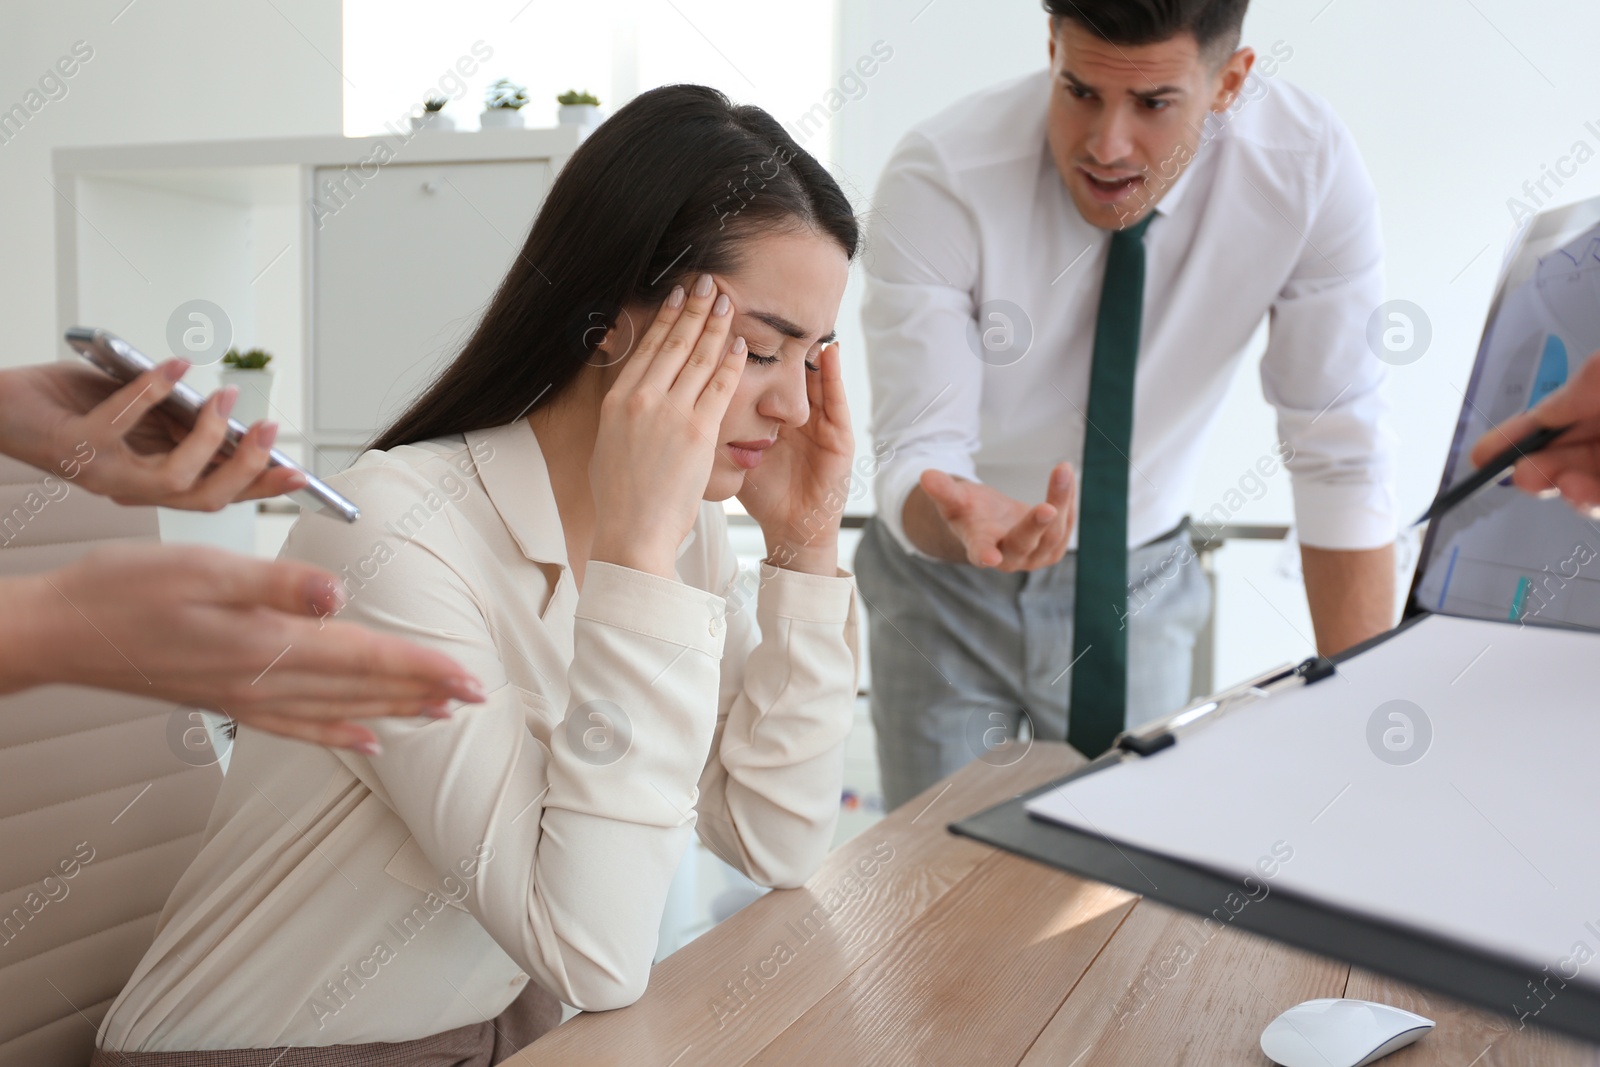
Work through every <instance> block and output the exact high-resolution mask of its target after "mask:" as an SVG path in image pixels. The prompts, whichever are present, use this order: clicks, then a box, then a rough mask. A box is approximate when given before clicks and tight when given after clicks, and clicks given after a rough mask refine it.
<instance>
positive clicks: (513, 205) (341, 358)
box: [309, 160, 552, 467]
mask: <svg viewBox="0 0 1600 1067" xmlns="http://www.w3.org/2000/svg"><path fill="white" fill-rule="evenodd" d="M330 169H332V168H319V169H318V170H317V171H316V185H317V187H318V188H322V187H323V186H324V183H325V182H327V181H330V180H337V178H338V173H337V170H336V169H334V173H333V174H332V175H330V174H329V173H328V171H329V170H330ZM551 178H552V170H551V166H550V164H549V163H548V162H545V161H533V160H528V161H518V162H511V161H507V162H462V163H439V164H432V163H417V164H399V163H396V164H394V165H391V166H388V167H385V168H383V170H382V171H381V172H380V174H379V175H378V176H377V178H376V179H375V180H373V181H369V182H368V183H367V184H366V185H364V186H362V187H361V188H359V189H356V190H353V194H352V195H351V196H350V197H349V199H348V200H347V201H346V202H345V203H344V204H343V206H341V207H340V208H339V209H338V211H337V212H336V213H333V214H331V215H323V216H322V218H321V225H320V226H319V227H318V228H315V229H314V230H313V233H312V237H311V240H312V268H311V276H312V323H311V351H312V352H314V353H316V357H315V358H314V359H313V361H312V363H311V383H310V385H311V388H310V397H309V399H310V405H311V409H310V412H309V417H310V428H309V429H310V433H309V436H310V438H311V440H312V442H313V443H314V444H315V445H316V446H317V449H318V456H317V459H318V461H319V462H320V465H322V466H324V467H326V466H328V465H330V464H331V465H335V466H337V465H342V462H343V460H344V459H345V457H348V456H349V455H350V454H351V452H352V450H353V449H356V448H359V447H360V446H361V445H362V444H363V443H365V442H366V441H368V440H370V438H371V437H372V434H373V431H374V429H375V428H380V427H383V426H386V425H387V424H388V423H389V422H391V421H392V420H393V419H394V418H395V417H396V416H398V415H399V414H400V413H401V412H402V411H403V410H404V409H405V407H406V406H407V405H408V404H409V402H410V401H411V400H412V399H413V398H414V397H416V396H417V395H418V394H419V393H421V392H422V391H423V390H424V389H425V388H426V386H427V384H428V383H429V382H430V381H431V380H432V379H433V377H434V376H435V375H436V374H437V373H438V371H439V370H441V369H442V368H443V366H444V365H446V364H448V363H449V361H450V360H451V359H452V358H453V357H454V355H455V353H456V352H457V351H459V350H460V347H461V345H462V344H463V343H465V341H466V340H467V338H468V337H469V336H470V334H471V332H472V330H473V328H474V327H475V326H476V324H477V322H478V319H479V318H480V317H481V314H482V312H483V309H484V308H485V307H486V306H487V304H488V302H489V299H490V297H491V296H493V294H494V291H495V288H496V287H497V286H498V285H499V283H500V280H501V278H503V277H504V276H505V273H506V271H507V269H508V268H509V267H510V265H511V264H512V262H513V261H514V260H515V258H516V256H517V254H518V253H519V252H520V251H521V248H522V243H523V241H524V240H525V239H526V237H527V234H528V227H529V226H530V225H531V223H532V221H533V216H534V212H535V211H536V210H537V208H538V206H539V204H540V203H541V202H542V201H543V199H544V195H545V193H546V192H547V191H548V189H549V187H550V181H551Z"/></svg>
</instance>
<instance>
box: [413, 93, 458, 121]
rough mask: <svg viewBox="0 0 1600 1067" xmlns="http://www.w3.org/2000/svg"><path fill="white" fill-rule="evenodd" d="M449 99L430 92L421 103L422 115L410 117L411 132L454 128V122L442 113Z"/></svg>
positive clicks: (440, 94) (441, 94)
mask: <svg viewBox="0 0 1600 1067" xmlns="http://www.w3.org/2000/svg"><path fill="white" fill-rule="evenodd" d="M449 102H450V98H449V97H448V96H445V95H444V94H443V93H440V92H432V93H429V94H428V95H427V97H426V98H425V99H424V100H423V101H422V114H420V115H412V116H411V128H412V129H413V130H453V129H455V128H456V124H455V120H454V119H452V118H451V117H450V116H449V115H446V114H445V113H444V106H445V105H446V104H448V103H449Z"/></svg>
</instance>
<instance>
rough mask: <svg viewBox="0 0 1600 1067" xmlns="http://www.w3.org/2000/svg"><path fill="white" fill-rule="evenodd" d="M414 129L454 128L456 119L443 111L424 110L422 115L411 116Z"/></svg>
mask: <svg viewBox="0 0 1600 1067" xmlns="http://www.w3.org/2000/svg"><path fill="white" fill-rule="evenodd" d="M411 128H412V129H413V130H453V129H455V128H456V120H455V119H453V118H451V117H450V116H449V115H446V114H445V113H444V112H443V111H424V112H423V113H422V114H420V115H412V116H411Z"/></svg>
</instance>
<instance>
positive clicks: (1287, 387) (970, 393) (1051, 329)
mask: <svg viewBox="0 0 1600 1067" xmlns="http://www.w3.org/2000/svg"><path fill="white" fill-rule="evenodd" d="M1262 84H1263V85H1265V86H1266V91H1265V93H1264V94H1263V95H1259V96H1257V98H1256V99H1249V98H1248V97H1243V98H1241V100H1240V102H1239V103H1238V104H1236V105H1235V108H1234V109H1233V110H1232V111H1230V112H1226V113H1224V114H1222V115H1213V116H1211V119H1210V120H1209V121H1208V124H1207V127H1206V129H1205V133H1204V136H1203V138H1202V144H1201V147H1200V148H1199V150H1198V151H1197V152H1196V154H1195V158H1194V161H1193V162H1192V163H1191V164H1190V166H1189V167H1188V169H1187V170H1186V171H1185V173H1184V174H1183V175H1182V177H1180V178H1179V180H1178V181H1177V182H1176V183H1175V184H1174V185H1173V187H1172V188H1171V189H1170V190H1169V191H1168V193H1167V195H1166V196H1165V198H1163V199H1162V200H1161V201H1160V202H1159V204H1158V206H1157V208H1156V211H1157V213H1158V217H1157V218H1156V219H1154V220H1153V222H1152V224H1151V226H1150V229H1149V230H1148V231H1147V232H1146V234H1145V239H1144V243H1145V247H1146V250H1147V252H1146V282H1145V299H1144V317H1143V337H1142V343H1141V348H1140V354H1139V365H1138V371H1137V379H1136V384H1135V400H1134V420H1133V442H1132V448H1131V450H1130V456H1129V459H1130V462H1131V466H1132V470H1131V471H1130V474H1129V498H1128V543H1129V546H1130V547H1133V546H1136V545H1140V544H1143V543H1145V542H1147V541H1149V540H1150V539H1152V538H1154V537H1156V536H1158V535H1160V534H1161V533H1163V532H1164V531H1166V530H1168V529H1170V528H1171V527H1172V526H1173V525H1175V524H1176V523H1177V522H1178V521H1179V520H1180V519H1181V518H1182V517H1183V515H1184V513H1185V512H1186V511H1187V510H1188V507H1189V504H1190V502H1191V497H1192V494H1193V483H1194V478H1195V474H1196V472H1197V469H1198V467H1199V464H1200V462H1201V460H1202V458H1203V456H1204V453H1205V443H1206V439H1207V437H1208V435H1209V433H1210V432H1211V430H1212V428H1213V426H1214V424H1215V423H1216V420H1217V416H1218V415H1219V413H1220V411H1221V408H1222V402H1223V399H1224V397H1225V396H1226V394H1227V392H1228V388H1229V384H1230V381H1231V379H1232V377H1233V374H1234V371H1235V368H1236V367H1237V365H1238V363H1239V361H1240V359H1241V353H1242V350H1243V349H1244V348H1245V346H1246V342H1247V341H1248V340H1249V338H1250V336H1251V335H1252V333H1254V331H1255V330H1256V328H1257V327H1258V325H1259V324H1260V322H1261V320H1262V317H1263V316H1264V315H1265V316H1269V318H1270V339H1269V342H1268V345H1267V349H1266V353H1265V355H1264V356H1263V358H1262V360H1261V384H1262V388H1263V391H1264V392H1265V394H1266V398H1267V400H1268V401H1269V402H1270V403H1271V404H1272V405H1273V406H1274V407H1275V408H1276V409H1277V414H1278V431H1279V435H1280V438H1281V440H1282V441H1283V442H1285V443H1286V444H1287V445H1288V446H1289V449H1292V458H1291V459H1290V461H1289V462H1288V463H1287V467H1288V469H1289V471H1290V476H1291V479H1292V484H1293V487H1294V500H1295V521H1296V524H1297V525H1298V527H1299V536H1300V539H1301V540H1302V541H1303V542H1304V543H1306V544H1309V545H1315V546H1319V547H1323V548H1335V549H1364V548H1375V547H1378V546H1381V545H1384V544H1387V543H1389V542H1390V541H1391V540H1393V538H1394V535H1395V518H1396V517H1395V504H1394V491H1393V486H1392V481H1393V475H1392V456H1391V453H1392V449H1393V443H1392V437H1393V435H1392V432H1391V431H1390V430H1389V429H1388V427H1387V425H1386V420H1387V412H1388V405H1387V402H1386V400H1385V398H1384V396H1383V393H1382V390H1381V386H1382V384H1383V381H1384V378H1385V374H1384V372H1385V371H1386V369H1387V368H1386V367H1385V365H1384V364H1383V363H1382V362H1380V361H1379V360H1378V359H1377V358H1376V357H1375V356H1374V355H1373V353H1372V352H1371V351H1370V350H1369V349H1368V347H1367V344H1366V327H1367V320H1368V318H1369V316H1371V314H1372V313H1373V312H1374V310H1375V309H1376V308H1377V307H1378V306H1379V305H1380V304H1381V303H1382V302H1383V278H1382V249H1381V241H1380V235H1379V228H1378V215H1377V200H1376V195H1375V192H1374V190H1373V186H1372V182H1371V180H1370V178H1369V177H1368V175H1367V173H1366V170H1365V168H1364V166H1363V165H1362V162H1361V158H1360V156H1359V154H1358V153H1357V151H1356V146H1355V144H1354V142H1353V141H1352V139H1351V137H1350V134H1349V132H1348V131H1347V130H1346V129H1345V127H1344V126H1343V124H1341V123H1340V121H1339V119H1338V118H1337V116H1335V115H1334V113H1333V111H1332V110H1331V109H1330V108H1329V107H1328V105H1327V104H1326V103H1324V102H1323V101H1321V100H1320V99H1318V98H1316V97H1314V96H1313V95H1311V94H1310V93H1308V92H1306V91H1304V90H1301V89H1298V88H1296V87H1294V86H1292V85H1289V84H1287V83H1285V82H1284V81H1283V80H1282V79H1273V80H1267V81H1263V82H1262ZM1052 91H1055V90H1053V88H1052V86H1051V78H1050V73H1049V71H1044V72H1040V73H1035V74H1029V75H1027V76H1025V77H1023V78H1020V79H1016V80H1014V81H1011V82H1007V83H1005V84H1003V85H1000V86H997V87H994V88H991V89H987V90H985V91H983V92H980V93H978V94H976V95H974V96H971V97H968V98H966V99H965V100H962V101H960V102H959V103H957V104H956V105H954V106H953V107H951V108H949V109H947V110H945V111H944V112H942V113H940V114H939V115H937V116H935V117H934V118H932V119H929V120H928V121H926V122H924V123H923V124H921V125H920V126H918V127H916V128H915V129H913V130H912V131H911V132H910V133H908V134H907V135H906V137H905V138H904V140H902V141H901V143H900V145H899V146H898V147H897V148H896V150H895V153H894V155H893V157H892V158H891V160H890V162H889V165H888V168H887V170H886V171H885V173H884V176H883V179H882V181H881V182H880V184H879V186H878V190H877V195H876V199H875V201H874V205H873V212H872V215H871V219H872V222H871V232H870V237H869V241H868V246H867V249H868V252H867V256H866V258H865V265H866V271H867V280H866V291H865V297H864V302H863V305H862V319H863V324H864V326H865V330H866V340H867V350H868V356H869V367H870V373H871V379H872V392H873V414H872V421H873V435H874V437H875V439H876V441H877V445H878V449H879V452H880V454H887V455H888V456H889V458H888V460H887V462H886V463H885V464H884V466H883V467H882V468H881V469H880V470H879V473H878V477H877V481H876V495H877V505H878V513H879V517H880V518H881V520H882V521H883V522H884V523H885V524H886V525H887V526H888V528H889V529H890V530H891V531H892V532H893V534H894V535H895V537H896V539H897V540H898V541H899V542H900V543H901V545H903V546H904V547H905V548H906V549H907V550H908V551H912V552H914V553H916V554H918V555H922V553H920V552H917V550H916V549H915V548H913V547H912V546H911V544H910V542H909V541H907V539H906V535H905V530H904V526H903V524H902V514H901V510H902V508H903V506H904V504H905V500H906V496H907V495H908V494H909V493H910V491H911V490H912V488H913V487H914V486H915V485H916V484H917V480H918V478H919V477H920V476H921V474H922V472H923V471H924V470H927V469H930V468H932V469H937V470H943V471H947V472H949V473H951V474H956V475H961V476H965V477H967V478H971V479H974V480H978V481H982V482H985V483H988V484H990V485H992V486H994V487H995V488H996V489H998V490H1000V491H1001V492H1003V493H1006V494H1007V495H1009V496H1011V497H1013V498H1015V499H1018V500H1021V501H1023V502H1025V503H1038V502H1040V501H1042V500H1043V499H1044V494H1045V482H1046V478H1047V475H1048V472H1049V470H1050V468H1051V467H1053V466H1054V465H1055V464H1057V463H1059V462H1061V461H1063V460H1066V461H1069V462H1071V463H1072V464H1073V466H1074V467H1075V468H1076V467H1078V466H1079V465H1080V462H1081V459H1082V455H1083V438H1084V432H1085V412H1086V411H1087V409H1088V406H1089V403H1088V389H1089V366H1090V362H1091V356H1092V350H1093V345H1094V332H1095V317H1096V313H1097V310H1098V304H1099V299H1100V290H1101V282H1102V279H1103V277H1104V274H1105V259H1106V253H1107V249H1108V248H1109V247H1110V233H1109V232H1108V231H1105V230H1100V229H1096V228H1095V227H1093V226H1091V225H1090V224H1089V223H1088V222H1086V221H1084V219H1083V217H1082V215H1080V214H1079V213H1078V210H1077V208H1076V207H1075V206H1074V205H1073V202H1072V198H1071V196H1070V195H1069V193H1068V192H1067V189H1066V187H1065V185H1064V184H1063V183H1062V180H1061V177H1060V174H1059V172H1058V171H1057V169H1056V166H1055V162H1054V159H1053V157H1052V155H1051V153H1050V149H1049V145H1048V143H1047V142H1046V137H1045V128H1046V124H1045V120H1046V107H1047V104H1048V98H1049V94H1050V93H1051V92H1052ZM994 301H1004V302H1008V304H1009V305H1012V307H1009V308H1008V307H1007V306H1006V305H995V304H991V303H990V302H994ZM980 309H982V311H983V321H981V322H978V323H976V326H975V320H976V319H977V317H978V314H979V310H980ZM1016 309H1020V312H1021V314H1020V315H1018V314H1017V311H1016ZM991 312H996V313H997V314H992V313H991ZM1008 326H1009V328H1011V329H1013V330H1016V331H1019V332H1018V334H1017V335H1016V338H1014V339H1013V341H1012V345H1011V351H1010V352H1009V354H1001V355H998V356H996V355H991V356H990V357H989V359H988V360H987V361H986V360H984V359H980V358H979V357H978V355H977V353H978V352H981V351H985V349H984V348H983V346H982V344H981V342H980V341H979V340H978V334H977V329H978V328H981V329H985V330H990V329H994V330H1004V329H1007V328H1008ZM1024 330H1029V331H1031V335H1032V341H1031V346H1029V347H1028V348H1027V350H1026V354H1025V355H1021V358H1017V356H1018V355H1019V354H1020V351H1021V348H1020V337H1021V336H1022V334H1021V331H1024ZM996 340H997V341H1001V340H1004V338H1003V337H1002V336H1001V335H998V334H997V335H996ZM1001 363H1009V365H1000V364H1001ZM1264 448H1265V446H1264ZM1075 542H1076V536H1074V543H1075Z"/></svg>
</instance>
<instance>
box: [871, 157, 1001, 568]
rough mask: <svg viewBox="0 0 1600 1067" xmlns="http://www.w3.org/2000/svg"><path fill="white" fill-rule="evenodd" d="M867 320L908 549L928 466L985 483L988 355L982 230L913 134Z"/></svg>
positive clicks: (879, 245) (877, 253) (875, 241)
mask: <svg viewBox="0 0 1600 1067" xmlns="http://www.w3.org/2000/svg"><path fill="white" fill-rule="evenodd" d="M865 263H866V290H865V294H864V296H863V300H862V307H861V321H862V326H863V328H864V330H865V334H866V342H867V369H868V373H869V375H870V378H871V382H872V435H873V438H874V440H875V442H876V447H877V452H878V454H879V456H880V457H882V460H881V462H882V465H881V466H880V467H879V469H878V473H877V479H876V482H875V484H874V497H875V499H876V502H877V508H878V518H879V520H880V521H881V522H883V523H884V524H885V526H887V528H888V529H889V531H890V532H891V533H892V534H893V535H894V537H895V539H896V540H897V541H899V542H900V544H901V546H902V547H904V548H905V549H906V550H907V551H908V552H912V553H914V554H916V555H918V556H922V557H923V558H930V557H928V556H927V555H926V554H925V553H923V552H921V551H919V550H918V549H917V548H916V547H915V546H914V545H912V544H911V542H910V541H909V540H908V539H907V537H906V533H905V526H904V523H903V521H902V512H903V510H904V508H905V503H906V498H907V497H908V496H909V495H910V493H911V490H912V489H914V488H915V487H916V485H917V482H918V480H919V479H920V478H921V477H922V472H923V471H925V470H930V469H932V470H942V471H945V472H946V473H949V474H953V475H958V476H960V477H963V478H970V479H974V480H976V468H975V466H974V464H973V455H974V454H975V453H976V452H977V450H978V443H979V442H978V430H979V421H978V420H979V403H980V401H981V399H982V395H983V363H982V362H981V361H980V360H979V359H978V358H977V356H976V355H975V354H974V353H973V352H972V350H971V347H970V341H969V339H968V331H969V329H970V328H971V326H972V322H973V314H974V312H973V292H974V289H975V287H976V284H977V270H978V231H977V223H976V221H975V220H974V218H973V216H972V213H971V211H970V210H969V209H968V207H967V205H966V204H965V203H964V202H963V200H962V198H961V196H960V194H959V192H958V191H957V190H956V189H955V187H954V185H953V183H952V181H951V179H950V177H949V172H948V169H947V168H946V167H945V166H944V165H943V164H942V162H941V161H940V159H939V158H938V154H937V152H936V151H935V150H934V148H933V146H932V145H931V144H930V143H929V142H928V141H927V139H926V138H924V137H922V136H921V135H919V134H917V133H911V134H909V135H907V137H906V138H905V140H903V141H902V142H901V143H900V145H899V147H898V148H896V149H895V153H894V156H893V157H892V158H891V159H890V161H889V165H888V168H887V169H886V170H885V172H884V175H883V179H882V181H881V182H880V183H879V185H878V191H877V195H876V197H875V198H874V211H873V213H872V223H871V227H870V230H869V233H868V240H867V254H866V256H865Z"/></svg>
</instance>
